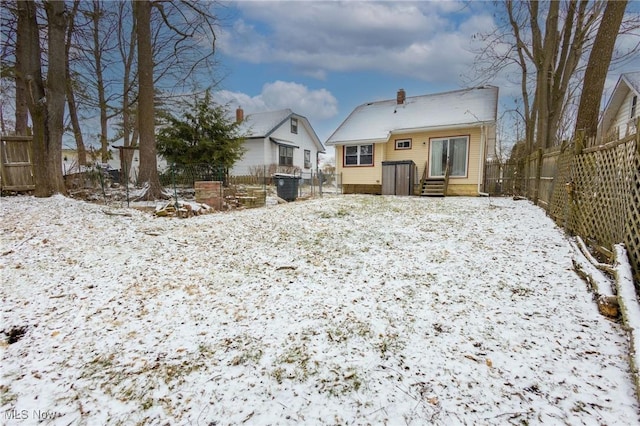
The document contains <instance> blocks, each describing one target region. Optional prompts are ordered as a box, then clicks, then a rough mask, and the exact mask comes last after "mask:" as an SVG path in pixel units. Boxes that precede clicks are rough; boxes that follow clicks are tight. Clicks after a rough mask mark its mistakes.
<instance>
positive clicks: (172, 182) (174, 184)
mask: <svg viewBox="0 0 640 426" xmlns="http://www.w3.org/2000/svg"><path fill="white" fill-rule="evenodd" d="M175 165H176V164H175V163H171V167H170V169H169V170H171V172H170V173H171V184H172V185H173V197H174V198H175V200H176V205H175V207H176V211H178V207H179V204H178V188H177V186H176V170H175Z"/></svg>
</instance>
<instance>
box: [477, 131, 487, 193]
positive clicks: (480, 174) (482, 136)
mask: <svg viewBox="0 0 640 426" xmlns="http://www.w3.org/2000/svg"><path fill="white" fill-rule="evenodd" d="M485 131H486V128H485V126H484V124H482V125H480V160H479V164H478V195H480V196H481V197H488V196H489V194H487V193H486V192H482V191H480V185H482V181H483V180H484V156H485V153H484V151H485V148H486V145H487V137H486V135H485Z"/></svg>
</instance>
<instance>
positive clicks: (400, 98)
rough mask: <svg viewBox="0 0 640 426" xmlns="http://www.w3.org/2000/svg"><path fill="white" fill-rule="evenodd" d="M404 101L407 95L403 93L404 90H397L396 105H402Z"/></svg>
mask: <svg viewBox="0 0 640 426" xmlns="http://www.w3.org/2000/svg"><path fill="white" fill-rule="evenodd" d="M405 99H407V94H406V92H405V91H404V89H400V90H398V96H397V97H396V101H397V102H398V105H402V104H403V103H404V101H405Z"/></svg>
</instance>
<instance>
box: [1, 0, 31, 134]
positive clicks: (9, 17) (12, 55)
mask: <svg viewBox="0 0 640 426" xmlns="http://www.w3.org/2000/svg"><path fill="white" fill-rule="evenodd" d="M2 9H3V13H2V14H1V16H2V17H1V19H2V25H0V31H1V32H2V40H3V43H1V44H0V45H1V46H2V48H1V50H2V52H1V55H2V67H0V73H1V74H0V75H1V77H2V79H3V80H5V79H6V80H9V81H10V82H11V83H10V84H11V85H12V86H13V89H14V93H12V96H9V97H8V99H11V98H13V99H14V105H13V107H14V111H15V122H14V124H13V130H14V132H15V134H16V135H26V134H27V128H28V124H29V108H28V106H27V88H26V86H25V83H24V80H22V79H19V78H17V76H16V74H17V72H19V71H18V70H19V69H20V68H21V64H20V58H19V56H20V55H19V54H18V52H20V51H22V49H23V46H22V45H23V42H22V40H21V39H18V38H17V36H16V32H17V30H16V26H17V11H16V3H15V2H4V3H3V5H2ZM3 106H4V99H3ZM2 121H3V126H4V117H3V120H2ZM6 131H7V129H6V128H5V129H3V133H4V132H6Z"/></svg>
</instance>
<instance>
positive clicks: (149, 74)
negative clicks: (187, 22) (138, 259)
mask: <svg viewBox="0 0 640 426" xmlns="http://www.w3.org/2000/svg"><path fill="white" fill-rule="evenodd" d="M134 16H135V20H136V36H137V39H138V85H139V92H138V93H139V95H138V129H139V136H140V176H139V180H140V182H142V183H144V185H145V186H146V191H145V193H144V195H143V196H142V197H141V198H142V199H145V200H155V199H158V198H162V197H163V194H162V187H161V185H160V179H159V177H158V162H157V157H156V155H157V154H156V153H157V151H156V139H155V113H154V90H153V50H152V45H151V2H150V1H149V0H144V1H137V2H135V3H134Z"/></svg>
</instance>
